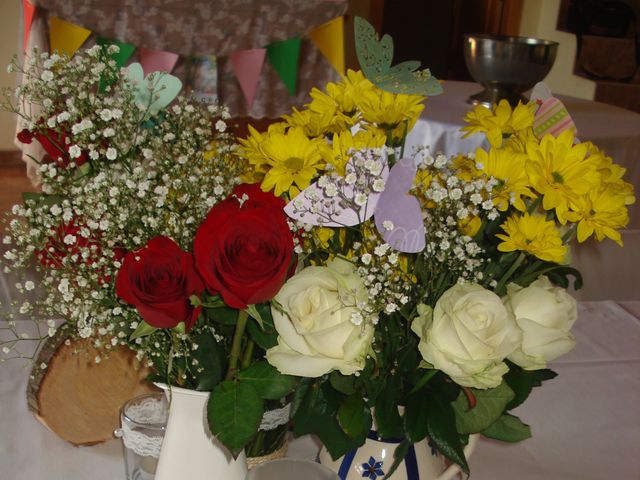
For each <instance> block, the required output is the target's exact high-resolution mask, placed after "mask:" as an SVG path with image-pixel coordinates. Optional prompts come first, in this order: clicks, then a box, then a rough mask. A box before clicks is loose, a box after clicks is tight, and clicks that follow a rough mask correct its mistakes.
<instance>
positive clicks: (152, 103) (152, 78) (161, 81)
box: [127, 63, 182, 119]
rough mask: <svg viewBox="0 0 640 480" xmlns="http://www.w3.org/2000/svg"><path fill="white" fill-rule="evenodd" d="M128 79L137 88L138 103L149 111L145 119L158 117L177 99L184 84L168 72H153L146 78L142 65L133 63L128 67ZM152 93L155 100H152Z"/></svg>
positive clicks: (136, 98)
mask: <svg viewBox="0 0 640 480" xmlns="http://www.w3.org/2000/svg"><path fill="white" fill-rule="evenodd" d="M127 77H129V80H130V81H131V83H132V84H133V86H134V87H136V92H135V95H136V97H135V101H136V103H138V104H140V105H142V106H143V107H144V108H146V109H147V114H146V115H145V119H148V118H149V117H152V116H154V115H157V113H158V112H159V111H160V110H162V109H163V108H165V107H166V106H167V105H169V104H170V103H171V102H172V101H173V99H174V98H176V96H177V95H178V93H180V90H181V89H182V82H181V81H180V80H179V79H178V78H177V77H174V76H173V75H169V74H168V73H166V72H151V73H150V74H149V75H147V76H146V77H145V76H144V73H143V71H142V65H140V64H139V63H132V64H131V65H129V66H128V67H127ZM149 85H151V89H149ZM152 93H153V98H151V95H152Z"/></svg>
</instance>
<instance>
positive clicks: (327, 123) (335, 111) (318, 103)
mask: <svg viewBox="0 0 640 480" xmlns="http://www.w3.org/2000/svg"><path fill="white" fill-rule="evenodd" d="M310 95H311V99H312V100H311V103H309V104H308V105H307V107H308V108H309V111H311V112H313V113H314V114H315V115H316V116H317V117H318V118H321V119H322V123H323V125H324V128H325V131H324V132H323V133H337V132H340V131H341V130H345V129H347V128H350V127H352V126H353V125H354V124H355V117H354V115H353V112H350V113H344V111H343V110H342V105H341V104H340V102H339V101H338V100H336V99H335V98H333V97H332V96H331V95H328V94H326V93H324V92H322V91H320V90H318V89H317V88H314V89H313V90H311V93H310Z"/></svg>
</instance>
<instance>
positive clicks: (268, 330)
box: [247, 304, 278, 350]
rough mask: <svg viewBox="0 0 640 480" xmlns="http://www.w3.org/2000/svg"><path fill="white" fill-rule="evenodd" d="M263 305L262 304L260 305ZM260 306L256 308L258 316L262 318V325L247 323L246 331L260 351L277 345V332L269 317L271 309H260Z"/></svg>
mask: <svg viewBox="0 0 640 480" xmlns="http://www.w3.org/2000/svg"><path fill="white" fill-rule="evenodd" d="M262 305H264V304H262ZM262 305H260V306H258V309H259V310H260V315H261V317H262V325H259V324H258V322H257V321H256V322H251V321H250V322H248V323H247V331H248V332H249V335H251V338H252V339H253V341H254V342H256V343H257V344H258V346H260V347H261V348H262V349H264V350H269V349H270V348H272V347H275V346H276V345H277V344H278V331H277V330H276V327H275V326H274V324H273V318H272V317H271V309H270V308H266V309H262V308H260V307H262Z"/></svg>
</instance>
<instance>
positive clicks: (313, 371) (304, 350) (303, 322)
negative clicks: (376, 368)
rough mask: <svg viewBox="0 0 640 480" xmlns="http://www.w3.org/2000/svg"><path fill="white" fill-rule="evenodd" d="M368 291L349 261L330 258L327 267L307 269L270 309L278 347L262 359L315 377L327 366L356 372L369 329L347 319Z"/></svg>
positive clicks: (368, 341)
mask: <svg viewBox="0 0 640 480" xmlns="http://www.w3.org/2000/svg"><path fill="white" fill-rule="evenodd" d="M366 299H367V291H366V289H365V286H364V283H363V282H362V279H361V278H360V277H359V276H358V275H357V274H356V273H355V271H354V268H353V265H352V264H351V263H349V262H347V261H345V260H341V259H335V260H333V261H332V262H330V263H329V264H328V265H327V266H326V267H307V268H305V269H303V270H301V271H300V272H299V273H297V274H296V275H294V276H293V277H291V278H290V279H289V280H288V281H287V282H286V283H285V284H284V286H283V287H282V288H281V289H280V291H279V292H278V294H277V295H276V296H275V298H274V300H275V302H277V305H276V306H274V307H272V308H271V312H272V314H273V321H274V324H275V327H276V330H277V331H278V335H279V336H278V345H277V346H275V347H273V348H271V349H269V350H268V351H267V354H266V358H267V360H268V361H269V363H271V365H273V366H275V367H276V368H277V369H278V370H279V371H280V372H281V373H286V374H290V375H298V376H305V377H319V376H321V375H324V374H325V373H328V372H331V371H332V370H340V372H341V373H342V374H344V375H351V374H353V373H354V372H357V371H358V370H361V369H362V368H363V367H364V364H365V357H366V353H367V351H368V350H369V348H370V345H371V341H372V338H373V327H372V326H371V325H370V324H368V323H366V322H363V323H362V324H361V325H360V326H357V325H355V324H354V323H353V322H352V320H351V319H352V314H356V313H359V310H358V309H357V308H356V305H357V303H358V302H363V301H366Z"/></svg>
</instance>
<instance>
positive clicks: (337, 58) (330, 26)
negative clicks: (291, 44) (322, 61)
mask: <svg viewBox="0 0 640 480" xmlns="http://www.w3.org/2000/svg"><path fill="white" fill-rule="evenodd" d="M309 38H310V39H311V41H312V42H313V43H314V45H315V46H316V47H318V50H320V51H321V52H322V54H323V55H324V56H325V57H326V59H327V60H328V61H329V63H330V64H331V66H333V68H335V69H336V70H337V71H338V73H339V74H340V75H344V20H343V18H342V17H338V18H334V19H333V20H329V21H328V22H327V23H324V24H322V25H320V26H319V27H317V28H315V29H313V30H312V31H311V32H309Z"/></svg>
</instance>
